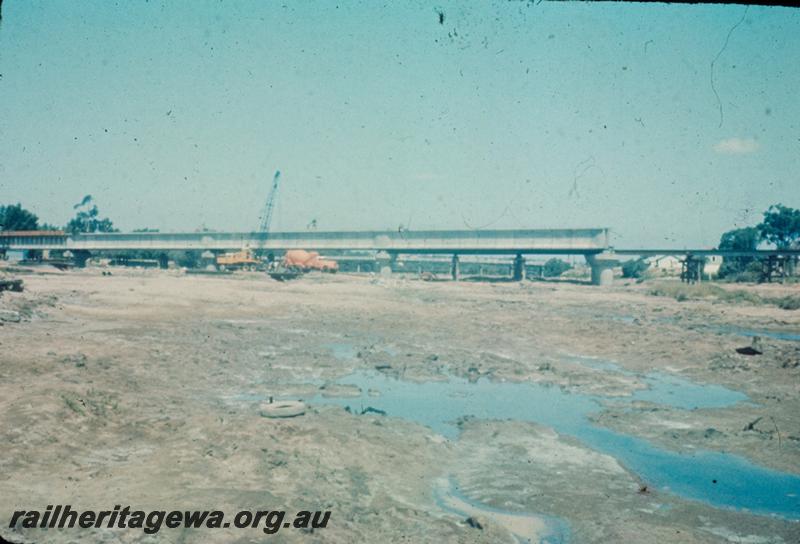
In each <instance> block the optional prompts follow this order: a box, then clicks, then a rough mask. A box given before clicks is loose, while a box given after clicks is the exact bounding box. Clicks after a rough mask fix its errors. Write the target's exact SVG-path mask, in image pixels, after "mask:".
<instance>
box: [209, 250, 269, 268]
mask: <svg viewBox="0 0 800 544" xmlns="http://www.w3.org/2000/svg"><path fill="white" fill-rule="evenodd" d="M261 267H262V262H261V261H260V260H258V259H257V258H256V256H255V255H254V254H253V252H252V251H251V250H249V249H242V250H241V251H236V252H234V253H223V254H222V255H219V256H217V268H219V269H220V270H251V271H253V270H257V269H259V268H261Z"/></svg>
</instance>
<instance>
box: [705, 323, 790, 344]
mask: <svg viewBox="0 0 800 544" xmlns="http://www.w3.org/2000/svg"><path fill="white" fill-rule="evenodd" d="M706 328H708V329H710V330H712V331H714V332H716V333H719V334H735V335H737V336H747V337H750V338H752V337H753V336H763V337H765V338H775V339H777V340H789V341H800V333H794V332H779V331H767V330H751V329H745V328H742V327H733V326H731V325H708V326H707V327H706Z"/></svg>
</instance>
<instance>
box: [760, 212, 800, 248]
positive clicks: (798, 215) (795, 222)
mask: <svg viewBox="0 0 800 544" xmlns="http://www.w3.org/2000/svg"><path fill="white" fill-rule="evenodd" d="M756 228H757V229H758V232H759V234H760V235H761V239H762V240H764V241H765V242H769V243H771V244H775V246H776V247H777V248H778V249H789V248H790V247H791V246H792V244H794V243H796V242H797V241H798V240H800V210H796V209H794V208H789V207H788V206H784V205H783V204H774V205H772V206H770V207H769V209H768V210H767V211H765V212H764V220H763V221H762V222H761V223H760V224H759V225H758V226H757V227H756Z"/></svg>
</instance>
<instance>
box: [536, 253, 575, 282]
mask: <svg viewBox="0 0 800 544" xmlns="http://www.w3.org/2000/svg"><path fill="white" fill-rule="evenodd" d="M570 268H572V265H571V264H569V263H568V262H566V261H562V260H561V259H557V258H555V257H553V258H552V259H550V260H548V261H547V262H546V263H544V269H543V270H542V273H543V274H544V275H545V277H548V278H557V277H558V276H560V275H561V274H563V273H564V272H566V271H567V270H569V269H570Z"/></svg>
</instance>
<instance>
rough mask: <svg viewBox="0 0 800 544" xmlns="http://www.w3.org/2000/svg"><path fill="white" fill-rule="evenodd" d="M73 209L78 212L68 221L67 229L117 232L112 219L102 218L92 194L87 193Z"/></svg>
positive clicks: (81, 231) (77, 231)
mask: <svg viewBox="0 0 800 544" xmlns="http://www.w3.org/2000/svg"><path fill="white" fill-rule="evenodd" d="M72 208H73V209H75V210H78V213H77V214H76V215H75V217H73V218H72V219H71V220H70V222H69V223H67V226H66V231H67V232H70V233H73V234H76V233H89V232H117V230H116V229H114V224H113V223H112V222H111V219H109V218H108V217H104V218H103V219H100V212H99V211H98V210H97V206H96V205H95V204H94V203H93V201H92V195H86V196H85V197H83V200H81V201H80V202H79V203H78V204H75V205H74V206H73V207H72Z"/></svg>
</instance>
